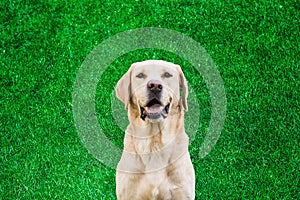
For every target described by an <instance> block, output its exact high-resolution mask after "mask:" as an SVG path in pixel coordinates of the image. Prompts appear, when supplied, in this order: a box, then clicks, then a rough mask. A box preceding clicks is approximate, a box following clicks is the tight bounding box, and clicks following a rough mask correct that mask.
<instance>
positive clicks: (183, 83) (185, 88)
mask: <svg viewBox="0 0 300 200" xmlns="http://www.w3.org/2000/svg"><path fill="white" fill-rule="evenodd" d="M176 66H177V71H178V73H179V85H180V88H182V90H183V97H182V105H183V108H184V110H188V105H187V98H188V93H189V91H188V85H187V81H186V78H185V76H184V74H183V72H182V70H181V68H180V66H179V65H176Z"/></svg>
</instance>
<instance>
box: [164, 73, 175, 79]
mask: <svg viewBox="0 0 300 200" xmlns="http://www.w3.org/2000/svg"><path fill="white" fill-rule="evenodd" d="M172 76H173V75H172V74H170V73H169V72H165V73H164V77H165V78H170V77H172Z"/></svg>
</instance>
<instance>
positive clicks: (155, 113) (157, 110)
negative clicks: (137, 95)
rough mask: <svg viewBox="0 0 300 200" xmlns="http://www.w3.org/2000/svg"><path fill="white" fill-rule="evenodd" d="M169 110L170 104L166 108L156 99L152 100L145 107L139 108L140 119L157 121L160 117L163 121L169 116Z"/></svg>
mask: <svg viewBox="0 0 300 200" xmlns="http://www.w3.org/2000/svg"><path fill="white" fill-rule="evenodd" d="M169 109H170V103H168V104H167V105H166V106H163V105H162V103H161V102H160V101H159V100H158V99H156V98H154V99H152V100H150V101H149V102H148V103H147V104H146V106H145V107H142V106H141V107H140V112H141V119H142V120H145V119H146V118H148V119H150V120H155V119H159V118H160V117H162V118H164V119H165V118H167V116H168V114H169Z"/></svg>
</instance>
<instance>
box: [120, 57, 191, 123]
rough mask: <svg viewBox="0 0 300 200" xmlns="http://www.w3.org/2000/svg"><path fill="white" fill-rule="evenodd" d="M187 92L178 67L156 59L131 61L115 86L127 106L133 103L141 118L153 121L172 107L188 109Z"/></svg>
mask: <svg viewBox="0 0 300 200" xmlns="http://www.w3.org/2000/svg"><path fill="white" fill-rule="evenodd" d="M180 88H183V99H182V101H181V98H180ZM187 92H188V91H187V83H186V80H185V77H184V75H183V73H182V71H181V69H180V67H179V66H178V65H175V64H173V63H169V62H165V61H158V60H148V61H144V62H139V63H134V64H132V66H131V67H130V69H129V70H128V72H127V73H126V74H125V75H124V76H123V77H122V78H121V79H120V80H119V82H118V84H117V87H116V94H117V97H118V98H119V99H120V100H121V101H122V102H123V103H124V104H125V106H126V107H128V104H133V107H134V108H135V109H136V110H138V112H135V113H137V114H138V117H139V118H140V119H141V120H143V121H150V122H153V123H154V122H158V121H161V120H164V119H166V118H167V117H168V115H169V113H170V111H171V109H172V108H176V107H178V106H179V107H180V108H181V106H183V108H184V109H185V110H187V103H186V101H187ZM129 114H130V112H129Z"/></svg>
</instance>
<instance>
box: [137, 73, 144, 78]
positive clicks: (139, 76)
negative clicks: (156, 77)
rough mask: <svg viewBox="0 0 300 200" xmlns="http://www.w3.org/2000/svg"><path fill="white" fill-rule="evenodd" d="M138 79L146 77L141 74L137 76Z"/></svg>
mask: <svg viewBox="0 0 300 200" xmlns="http://www.w3.org/2000/svg"><path fill="white" fill-rule="evenodd" d="M136 77H137V78H145V77H146V75H145V74H144V73H139V74H138V75H136Z"/></svg>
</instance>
